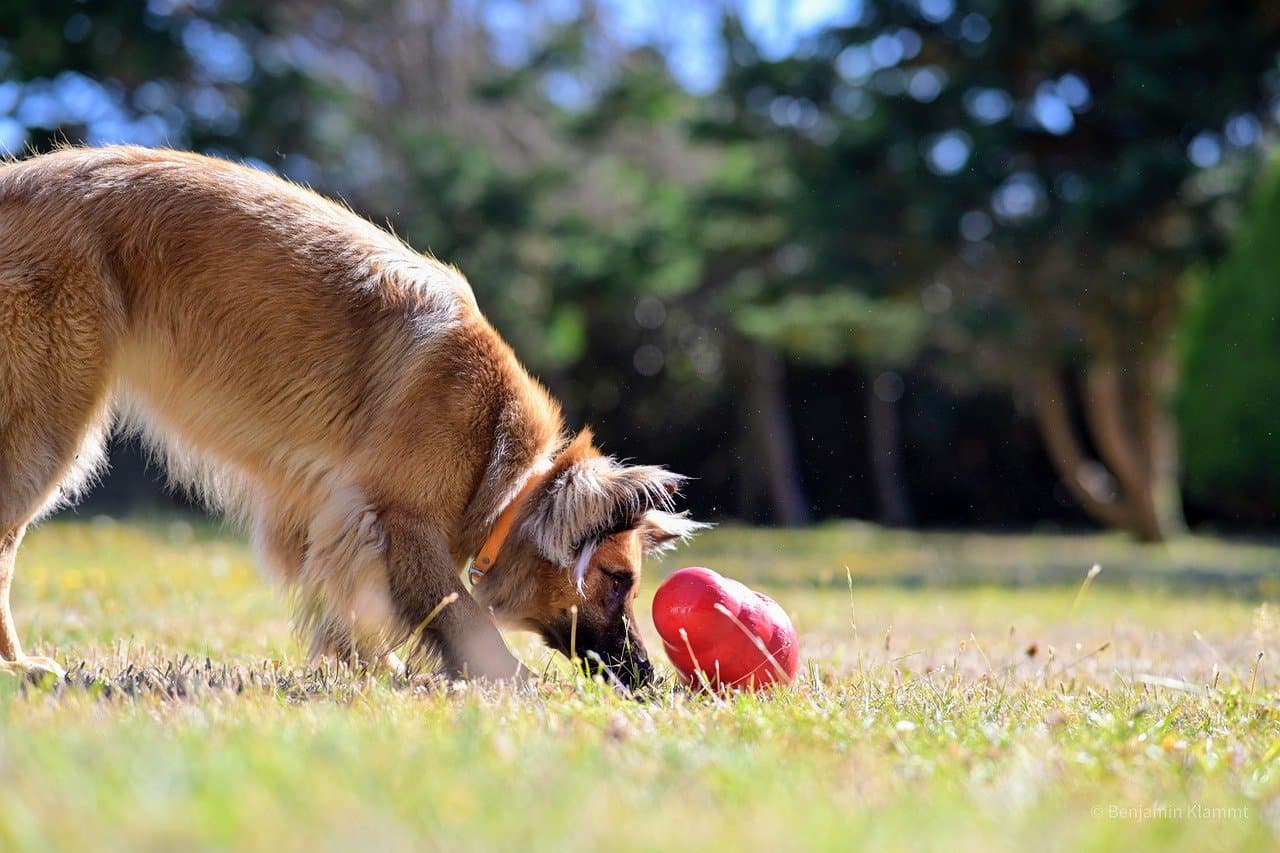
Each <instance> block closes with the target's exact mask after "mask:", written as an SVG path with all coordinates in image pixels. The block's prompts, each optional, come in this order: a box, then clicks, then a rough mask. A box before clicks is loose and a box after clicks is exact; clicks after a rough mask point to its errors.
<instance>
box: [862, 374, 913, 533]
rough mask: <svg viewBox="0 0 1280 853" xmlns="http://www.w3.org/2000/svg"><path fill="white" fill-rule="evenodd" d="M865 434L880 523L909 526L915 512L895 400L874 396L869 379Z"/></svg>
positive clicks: (874, 385) (880, 395)
mask: <svg viewBox="0 0 1280 853" xmlns="http://www.w3.org/2000/svg"><path fill="white" fill-rule="evenodd" d="M867 432H868V438H869V441H868V443H867V444H868V450H869V452H870V455H871V458H870V463H871V476H872V480H873V482H874V483H875V489H876V502H877V505H878V507H879V510H880V521H881V523H883V524H887V525H889V526H890V527H910V526H911V525H912V524H914V523H915V513H914V512H912V509H911V498H910V496H909V495H908V494H907V478H906V474H905V473H904V471H903V466H902V438H901V430H900V422H899V420H898V401H897V400H896V399H888V398H886V397H885V396H883V395H882V394H880V393H878V391H877V388H876V381H875V380H874V379H873V378H869V379H868V382H867Z"/></svg>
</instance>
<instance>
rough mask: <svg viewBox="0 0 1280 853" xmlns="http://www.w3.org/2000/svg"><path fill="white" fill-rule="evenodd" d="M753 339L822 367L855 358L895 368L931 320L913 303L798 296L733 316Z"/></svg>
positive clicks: (834, 294) (847, 295)
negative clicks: (927, 319) (892, 365)
mask: <svg viewBox="0 0 1280 853" xmlns="http://www.w3.org/2000/svg"><path fill="white" fill-rule="evenodd" d="M733 321H734V324H735V325H736V326H737V328H738V330H739V331H740V332H742V333H743V334H744V335H746V336H747V337H750V338H754V339H756V340H759V341H764V342H765V343H768V344H770V345H772V346H774V347H776V348H777V349H779V350H781V351H783V352H785V353H789V354H791V355H795V356H798V357H800V358H803V359H806V360H809V361H812V362H815V363H818V364H838V363H840V362H842V361H847V360H849V359H850V358H853V359H856V360H858V361H860V362H863V363H867V364H881V365H891V364H898V363H901V362H905V361H908V360H909V359H911V358H912V357H913V356H914V355H915V353H916V350H917V348H918V347H919V345H920V341H921V340H922V338H923V336H924V332H925V327H926V319H925V316H924V313H923V312H922V311H921V310H920V308H919V307H918V306H917V305H915V304H911V303H904V302H897V301H889V300H872V299H869V298H867V297H866V296H864V295H862V294H860V293H858V292H856V291H846V290H829V291H827V292H825V293H814V294H796V295H794V296H788V297H784V298H783V299H781V300H780V301H779V302H777V303H775V304H772V305H767V306H762V305H747V306H744V307H742V308H740V309H739V310H738V311H737V312H736V313H735V314H734V316H733Z"/></svg>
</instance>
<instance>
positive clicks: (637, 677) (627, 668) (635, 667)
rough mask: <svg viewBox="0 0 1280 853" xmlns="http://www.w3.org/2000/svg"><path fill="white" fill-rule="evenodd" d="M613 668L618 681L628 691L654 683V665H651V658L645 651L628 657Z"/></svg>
mask: <svg viewBox="0 0 1280 853" xmlns="http://www.w3.org/2000/svg"><path fill="white" fill-rule="evenodd" d="M612 668H613V670H614V674H615V675H617V676H618V680H619V681H621V682H622V684H623V686H625V687H626V688H627V689H628V690H635V689H637V688H640V687H647V686H648V685H650V684H652V683H653V664H651V663H649V656H648V655H647V654H645V652H644V651H643V649H641V650H640V651H639V652H638V653H633V654H631V655H629V656H627V657H626V658H624V659H623V660H621V661H619V662H618V664H617V666H615V667H612Z"/></svg>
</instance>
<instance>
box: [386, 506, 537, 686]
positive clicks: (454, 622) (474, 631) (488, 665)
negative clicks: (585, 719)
mask: <svg viewBox="0 0 1280 853" xmlns="http://www.w3.org/2000/svg"><path fill="white" fill-rule="evenodd" d="M383 527H384V529H385V531H386V535H387V558H388V559H387V568H388V580H389V582H390V591H391V601H392V606H393V607H394V608H395V609H396V611H397V615H398V617H399V618H400V619H402V620H403V622H404V624H405V625H406V626H408V627H409V628H410V629H411V630H412V629H417V628H419V627H422V637H423V641H424V642H426V643H427V644H428V645H429V647H430V649H431V650H433V651H435V652H436V653H437V654H439V655H440V658H441V662H442V664H443V668H444V672H445V674H447V675H449V676H450V677H458V678H478V679H487V680H491V681H511V680H515V681H522V682H523V681H529V680H531V679H532V677H533V675H532V673H531V672H530V671H529V670H528V669H526V668H525V667H524V666H523V665H522V664H521V663H520V662H519V661H517V660H516V659H515V657H514V656H513V655H512V654H511V651H510V650H509V649H508V648H507V644H506V642H505V641H504V640H503V639H502V634H501V633H499V631H498V628H497V626H496V625H495V624H494V622H493V619H492V618H491V617H490V616H489V614H488V613H487V612H486V611H485V610H484V608H482V607H481V606H480V605H479V604H478V603H476V600H475V599H474V598H472V597H471V594H470V593H469V592H467V590H466V588H465V587H464V586H463V585H462V581H461V580H460V579H459V578H458V575H457V573H456V571H455V569H454V566H453V560H452V558H451V557H450V555H449V549H448V546H447V544H446V542H445V539H444V536H443V535H442V534H441V533H439V532H438V531H436V530H433V529H432V528H431V527H430V526H429V525H427V524H424V523H422V522H419V521H414V520H411V519H409V518H404V517H398V516H397V515H396V514H384V516H383Z"/></svg>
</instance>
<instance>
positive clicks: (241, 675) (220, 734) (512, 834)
mask: <svg viewBox="0 0 1280 853" xmlns="http://www.w3.org/2000/svg"><path fill="white" fill-rule="evenodd" d="M1095 563H1097V564H1100V565H1101V572H1100V573H1098V574H1097V576H1096V577H1095V579H1094V580H1093V582H1092V583H1091V584H1090V585H1089V586H1088V587H1087V588H1083V589H1082V584H1083V582H1084V580H1085V578H1086V574H1087V572H1088V571H1089V569H1090V567H1091V566H1092V565H1094V564H1095ZM685 564H703V565H710V566H712V567H714V568H717V569H719V570H720V571H722V572H724V573H725V574H729V575H732V576H735V577H738V578H740V579H742V580H745V581H747V582H750V583H753V584H756V585H758V586H759V587H760V588H762V589H765V590H767V591H768V592H770V593H771V594H773V595H774V596H775V597H776V598H777V599H778V600H779V601H780V602H781V603H782V604H783V605H784V606H785V607H786V608H787V609H788V610H789V611H790V612H791V614H792V616H793V618H794V620H795V622H796V625H797V627H798V629H799V630H800V633H801V641H802V644H803V651H804V655H805V658H804V661H803V663H802V676H801V678H800V679H799V680H798V681H797V682H796V683H795V684H794V685H793V686H792V687H790V688H788V689H785V690H781V691H778V692H776V693H774V694H773V695H769V696H764V697H756V696H749V695H748V696H734V697H729V698H726V699H719V698H713V697H707V696H700V695H692V694H689V693H686V692H684V691H682V690H679V689H676V688H674V687H671V686H670V685H668V686H667V688H666V689H665V690H664V691H663V692H662V693H661V695H660V696H659V697H658V698H656V699H653V700H651V701H648V702H643V703H642V702H636V701H631V700H627V699H624V698H622V697H620V696H617V695H615V694H614V693H613V692H612V691H611V690H609V689H607V688H605V687H602V686H601V685H599V684H595V683H591V682H587V681H584V680H581V679H576V678H574V677H573V676H572V675H571V674H570V673H569V671H568V669H567V668H565V667H564V666H562V665H560V663H559V662H557V661H555V660H553V659H552V658H551V657H550V655H549V654H548V653H547V652H546V651H545V650H543V649H541V648H539V647H538V645H537V644H536V643H535V642H533V641H531V640H529V639H526V638H513V642H514V643H515V645H516V646H517V648H518V649H519V652H520V654H521V655H522V656H523V657H524V659H525V660H526V661H527V662H528V663H530V665H532V666H533V667H534V668H535V669H538V670H543V669H546V670H547V677H546V683H545V684H544V685H543V686H542V687H541V688H540V690H539V692H538V693H537V695H532V696H529V695H512V694H507V693H494V692H485V691H483V690H479V689H476V688H471V687H465V686H456V687H451V686H447V685H445V686H441V685H437V684H434V683H432V682H430V681H428V680H426V679H416V680H413V681H410V682H404V681H393V680H392V679H390V678H389V677H387V676H377V677H372V676H368V675H363V674H354V675H353V674H350V673H348V672H346V671H345V670H343V671H338V670H336V669H333V668H320V669H311V670H308V669H306V668H305V667H304V666H303V662H302V653H301V651H300V649H299V647H298V645H297V643H296V642H295V641H294V639H293V637H292V636H291V634H290V629H289V621H288V616H289V612H288V607H287V604H286V603H285V602H284V601H283V600H282V599H281V598H280V597H279V596H278V595H277V594H276V593H275V592H274V591H273V590H272V588H271V587H270V585H269V584H268V583H266V582H265V581H263V580H262V579H261V578H260V577H259V576H258V573H257V571H256V570H255V569H254V567H253V564H252V560H251V556H250V554H249V551H248V549H247V547H246V546H245V544H244V543H243V541H242V540H241V539H240V538H238V537H236V536H234V535H231V534H224V533H219V532H218V531H217V530H216V529H215V528H211V527H205V526H202V525H199V524H196V525H194V526H193V525H192V524H190V523H188V522H185V521H174V522H147V523H140V524H130V525H124V524H116V523H109V522H89V521H62V522H55V523H51V524H47V525H45V526H43V527H41V528H40V529H38V530H36V531H34V532H33V533H32V534H31V535H30V536H29V538H28V542H27V544H26V546H25V547H24V550H23V551H22V552H21V554H20V556H19V567H18V576H17V581H16V585H15V601H14V606H15V611H16V613H17V616H18V621H19V625H20V630H21V631H22V634H23V637H24V639H25V640H26V642H27V645H28V646H29V647H31V648H32V649H33V650H35V651H38V652H42V653H46V654H53V655H55V656H56V657H57V658H58V659H59V660H61V661H64V662H65V663H66V664H67V666H68V669H69V670H71V675H70V682H71V683H69V684H63V685H59V686H56V687H55V686H51V685H44V686H42V687H24V686H23V685H22V684H21V683H20V682H19V681H18V680H17V679H15V678H12V677H6V678H0V849H4V850H21V849H45V848H61V849H75V850H81V849H113V848H130V849H137V848H144V849H175V848H180V849H181V848H189V847H199V848H228V847H237V848H240V847H248V848H255V849H271V850H277V851H283V850H304V849H305V850H315V849H349V848H354V847H357V846H359V847H362V848H364V849H367V850H382V849H410V848H412V849H437V848H438V849H449V850H468V849H493V848H501V849H533V850H541V849H563V848H566V847H605V846H608V847H611V848H618V849H660V848H672V847H704V846H705V847H715V848H724V849H770V850H797V849H848V848H851V847H867V848H908V849H933V848H948V849H967V848H981V849H983V850H1002V849H1025V848H1027V847H1031V846H1034V847H1036V848H1038V849H1068V848H1070V849H1075V848H1079V847H1085V848H1114V847H1121V846H1123V847H1128V848H1130V849H1148V848H1161V849H1179V848H1181V849H1194V850H1203V849H1218V848H1221V849H1238V848H1241V847H1256V848H1259V849H1269V848H1272V847H1274V845H1275V844H1276V843H1277V841H1278V840H1280V669H1278V667H1280V612H1277V611H1276V610H1275V608H1274V606H1273V605H1272V604H1269V603H1268V599H1274V598H1275V597H1276V595H1277V587H1276V581H1277V579H1280V549H1277V548H1273V547H1268V546H1266V545H1261V544H1248V543H1227V542H1221V541H1214V540H1210V539H1188V540H1185V541H1182V542H1179V543H1177V544H1176V545H1173V546H1168V547H1140V546H1135V545H1130V544H1128V543H1126V542H1125V541H1124V540H1122V539H1119V538H1114V537H1110V536H1099V537H1094V536H1078V537H1068V536H1054V535H1044V536H987V535H976V534H975V535H961V534H930V535H923V536H921V535H909V534H901V533H891V532H887V531H882V530H879V529H877V528H874V527H867V526H861V525H840V526H832V527H825V528H821V529H818V530H815V531H806V532H802V533H778V532H767V531H757V530H743V529H734V528H723V529H719V530H716V531H713V532H711V533H710V534H707V535H706V536H704V537H703V538H702V539H701V540H700V541H698V542H697V543H695V544H694V545H692V546H690V547H689V548H688V549H686V550H685V551H684V552H682V553H680V554H679V555H677V556H676V557H674V558H671V559H669V560H668V561H667V562H666V563H665V564H661V565H657V566H653V567H651V568H650V577H649V579H648V581H647V582H646V584H645V587H646V593H648V594H651V593H652V590H653V588H654V585H655V581H656V580H657V578H658V577H659V576H660V575H661V574H662V573H664V572H666V571H669V570H671V569H673V568H675V567H677V566H679V565H685ZM642 609H643V610H644V612H645V614H646V617H647V611H648V602H647V599H646V601H645V605H644V607H643V608H642ZM646 621H647V620H646ZM648 627H649V635H650V637H652V636H653V634H652V628H651V626H648Z"/></svg>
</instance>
